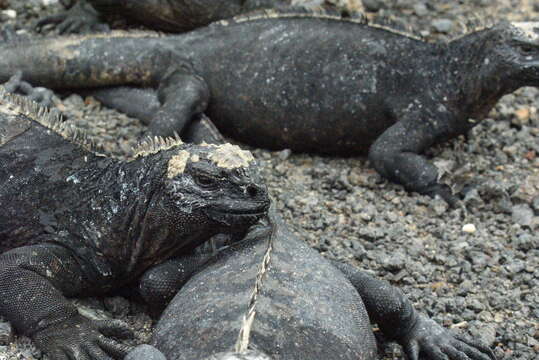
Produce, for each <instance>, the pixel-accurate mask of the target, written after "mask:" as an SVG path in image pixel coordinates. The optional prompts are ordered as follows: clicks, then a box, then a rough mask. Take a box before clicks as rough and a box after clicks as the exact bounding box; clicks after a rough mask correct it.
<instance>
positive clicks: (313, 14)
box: [214, 6, 424, 41]
mask: <svg viewBox="0 0 539 360" xmlns="http://www.w3.org/2000/svg"><path fill="white" fill-rule="evenodd" d="M294 18H295V19H302V18H304V19H305V18H310V19H322V20H329V21H340V22H345V23H350V24H357V25H361V26H369V27H373V28H377V29H381V30H385V31H388V32H391V33H394V34H398V35H401V36H405V37H408V38H412V39H415V40H419V41H424V40H423V39H422V38H421V37H420V36H417V35H415V34H413V33H411V32H406V31H401V30H398V29H395V28H392V27H390V26H387V25H385V24H384V25H383V24H381V22H382V21H381V20H379V21H377V22H376V23H374V22H369V20H368V18H367V16H366V15H365V14H363V13H361V12H353V13H351V14H349V15H346V16H343V15H342V14H341V13H340V12H338V11H335V10H331V9H325V8H320V7H316V8H305V7H295V6H292V7H284V8H273V9H264V10H257V11H253V12H250V13H248V14H243V15H239V16H236V17H233V18H232V19H228V20H221V21H218V22H216V23H214V26H228V25H231V24H239V23H245V22H250V21H257V20H266V19H294Z"/></svg>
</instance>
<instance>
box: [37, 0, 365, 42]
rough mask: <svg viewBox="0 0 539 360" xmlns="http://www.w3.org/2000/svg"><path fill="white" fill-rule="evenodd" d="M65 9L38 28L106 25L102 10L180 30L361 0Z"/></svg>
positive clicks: (69, 4) (345, 8) (235, 0)
mask: <svg viewBox="0 0 539 360" xmlns="http://www.w3.org/2000/svg"><path fill="white" fill-rule="evenodd" d="M61 2H62V3H63V5H64V6H65V7H66V8H68V10H67V11H65V12H63V13H59V14H56V15H52V16H48V17H45V18H43V19H41V20H40V21H38V23H37V27H38V29H40V28H42V27H43V26H45V25H49V24H55V25H57V27H58V31H59V32H60V33H63V34H65V33H83V32H89V31H100V30H105V29H107V28H108V27H107V25H105V24H103V23H102V14H103V15H110V14H120V15H123V16H125V17H127V18H128V19H130V20H134V21H136V22H138V23H141V24H144V25H146V26H148V27H150V28H152V29H156V30H162V31H169V32H183V31H187V30H191V29H194V28H197V27H201V26H204V25H208V24H209V23H212V22H214V21H217V20H222V19H228V18H231V17H233V16H236V15H240V14H245V13H247V12H250V11H253V10H257V9H268V8H276V7H286V6H294V5H302V6H305V7H310V8H314V7H324V8H327V9H335V10H339V11H341V12H343V13H350V12H355V11H359V10H360V9H362V5H361V0H137V1H127V0H124V1H119V0H78V1H65V0H63V1H61Z"/></svg>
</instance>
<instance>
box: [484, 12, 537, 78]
mask: <svg viewBox="0 0 539 360" xmlns="http://www.w3.org/2000/svg"><path fill="white" fill-rule="evenodd" d="M494 31H495V32H497V35H499V36H496V39H497V41H495V44H494V46H495V47H494V49H495V56H493V57H491V58H488V60H485V61H490V62H494V63H497V67H498V68H499V69H500V73H499V74H498V76H500V77H502V73H503V74H504V75H505V76H507V77H509V80H511V81H513V82H514V83H515V87H520V86H539V22H535V21H534V22H510V23H508V22H506V23H502V24H499V25H498V26H496V27H494Z"/></svg>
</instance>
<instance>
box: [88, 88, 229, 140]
mask: <svg viewBox="0 0 539 360" xmlns="http://www.w3.org/2000/svg"><path fill="white" fill-rule="evenodd" d="M81 93H82V94H84V95H89V96H93V97H94V98H96V99H97V100H99V102H101V104H103V105H104V106H106V107H108V108H111V109H116V110H118V111H120V112H122V113H124V114H126V115H128V116H131V117H134V118H137V119H139V120H141V121H142V122H143V123H145V124H149V123H150V122H151V121H152V120H153V119H154V117H155V115H156V114H157V112H158V111H159V110H160V108H161V103H160V101H159V99H158V96H157V91H155V90H154V89H152V88H138V87H133V86H117V87H108V88H101V89H91V90H83V91H81ZM187 116H189V115H187ZM181 138H182V140H183V141H185V142H189V143H194V144H201V143H202V142H205V143H208V144H223V143H225V142H226V141H225V138H224V137H223V135H222V134H221V133H220V132H219V130H218V129H217V127H216V126H215V125H214V124H213V122H212V121H211V120H210V119H209V118H208V117H207V116H205V115H204V114H199V115H197V114H193V115H192V120H191V121H189V124H188V125H186V126H185V127H184V129H183V130H182V131H181Z"/></svg>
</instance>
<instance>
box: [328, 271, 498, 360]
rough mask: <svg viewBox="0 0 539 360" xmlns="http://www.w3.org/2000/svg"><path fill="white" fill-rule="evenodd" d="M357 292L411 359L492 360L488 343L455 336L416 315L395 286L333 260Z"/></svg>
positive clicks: (426, 318) (492, 355) (379, 322)
mask: <svg viewBox="0 0 539 360" xmlns="http://www.w3.org/2000/svg"><path fill="white" fill-rule="evenodd" d="M332 264H333V265H334V266H335V267H337V268H338V269H339V270H341V271H342V272H343V274H344V275H345V276H346V277H347V278H348V279H349V280H350V282H351V283H352V285H353V286H354V287H355V288H356V290H357V291H358V292H359V294H360V296H361V299H362V300H363V303H364V304H365V308H366V309H367V313H368V314H369V318H370V319H371V321H372V322H373V323H376V324H378V326H379V327H380V329H381V330H382V332H383V333H384V335H385V336H386V337H387V338H389V339H393V340H396V341H398V342H399V343H400V344H401V345H402V346H403V347H404V350H405V352H406V355H407V356H408V359H410V360H417V359H418V358H419V355H422V356H423V358H425V359H431V360H446V359H450V360H470V359H471V360H492V359H496V357H495V356H494V353H493V352H492V350H490V349H489V348H488V346H486V345H484V344H482V343H480V342H478V341H473V340H470V339H467V338H465V337H462V336H459V335H454V334H452V333H451V332H449V331H448V330H446V329H444V328H443V327H441V326H440V325H438V324H437V323H435V322H434V321H433V320H431V319H429V318H428V317H426V316H424V315H421V314H418V313H417V312H416V311H415V310H414V308H413V306H412V304H411V303H410V301H409V300H408V299H406V297H405V296H404V294H403V293H402V292H401V291H400V290H399V289H397V288H395V287H393V286H391V285H389V283H387V282H385V281H381V280H377V279H375V278H373V277H371V276H369V275H367V274H365V273H363V272H361V271H359V270H357V269H356V268H354V267H353V266H351V265H349V264H344V263H340V262H338V261H332Z"/></svg>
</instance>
